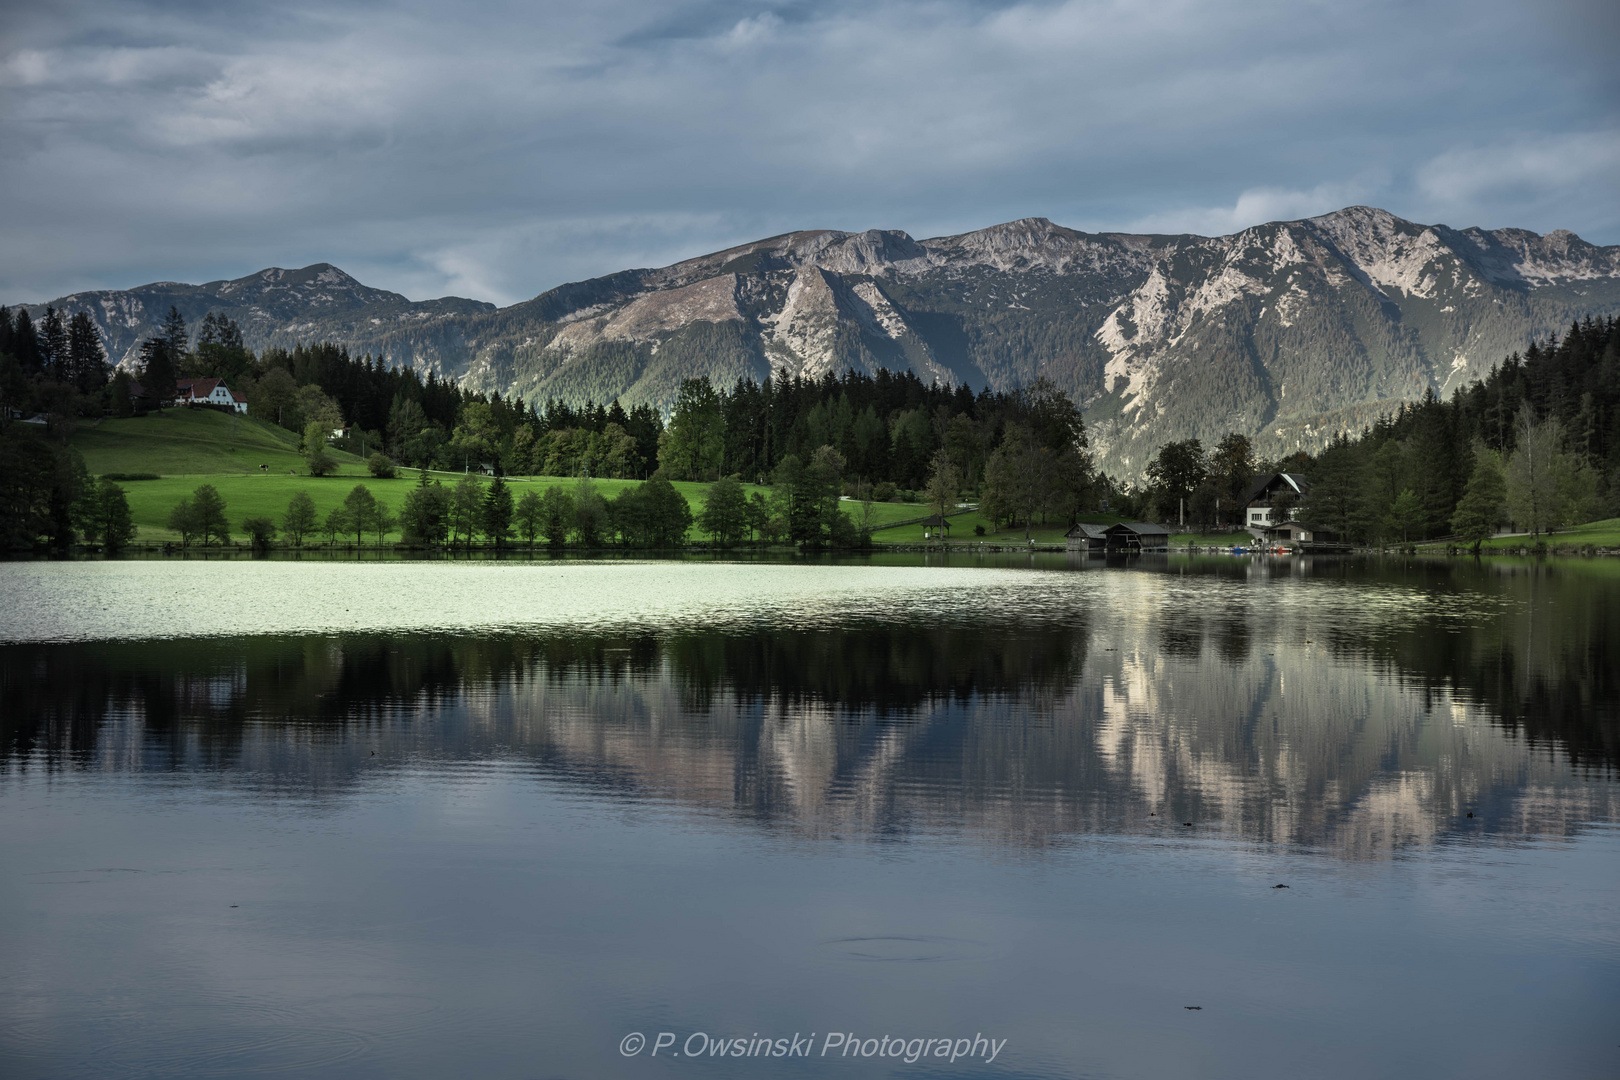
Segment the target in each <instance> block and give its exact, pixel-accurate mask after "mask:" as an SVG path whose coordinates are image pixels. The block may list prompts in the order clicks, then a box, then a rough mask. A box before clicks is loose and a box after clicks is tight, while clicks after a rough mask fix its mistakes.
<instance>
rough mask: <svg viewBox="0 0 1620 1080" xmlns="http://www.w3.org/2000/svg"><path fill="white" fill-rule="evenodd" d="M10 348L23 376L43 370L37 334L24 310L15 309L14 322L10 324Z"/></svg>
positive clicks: (32, 322)
mask: <svg viewBox="0 0 1620 1080" xmlns="http://www.w3.org/2000/svg"><path fill="white" fill-rule="evenodd" d="M11 348H12V352H13V353H14V354H15V356H16V359H17V364H18V366H20V367H21V368H22V373H23V374H24V375H38V374H39V373H40V372H41V371H42V370H44V363H43V362H42V358H41V357H40V348H39V334H38V332H37V331H35V329H34V320H32V319H30V318H29V317H28V310H27V309H26V308H21V307H19V308H18V309H17V317H16V321H15V322H13V323H12V324H11Z"/></svg>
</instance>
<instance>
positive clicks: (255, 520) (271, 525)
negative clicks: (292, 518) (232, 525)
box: [242, 517, 276, 551]
mask: <svg viewBox="0 0 1620 1080" xmlns="http://www.w3.org/2000/svg"><path fill="white" fill-rule="evenodd" d="M242 531H243V532H245V533H247V534H248V539H249V540H251V541H252V542H253V546H254V547H255V548H257V549H258V550H260V551H263V550H264V549H265V548H268V547H269V546H270V542H271V541H272V540H274V539H275V538H276V523H275V522H273V521H271V520H270V519H269V518H267V517H250V518H248V519H247V520H246V521H244V522H242Z"/></svg>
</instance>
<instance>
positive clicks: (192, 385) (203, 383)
mask: <svg viewBox="0 0 1620 1080" xmlns="http://www.w3.org/2000/svg"><path fill="white" fill-rule="evenodd" d="M174 385H175V389H176V393H175V397H182V398H194V399H195V398H205V397H207V396H208V395H209V394H212V393H213V392H214V387H216V386H218V385H220V381H219V380H218V379H176V380H175V381H174Z"/></svg>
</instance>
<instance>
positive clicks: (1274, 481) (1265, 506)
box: [1243, 472, 1311, 539]
mask: <svg viewBox="0 0 1620 1080" xmlns="http://www.w3.org/2000/svg"><path fill="white" fill-rule="evenodd" d="M1310 490H1311V485H1310V484H1308V483H1306V482H1305V478H1304V477H1303V476H1301V475H1299V474H1298V473H1281V472H1280V473H1270V474H1268V475H1265V476H1260V477H1256V478H1255V482H1254V483H1253V484H1252V485H1251V486H1250V488H1249V494H1248V496H1247V497H1246V498H1245V499H1244V500H1243V526H1244V528H1246V529H1248V530H1249V532H1251V533H1253V534H1254V537H1255V538H1256V539H1265V538H1266V530H1267V529H1269V528H1271V527H1272V526H1273V525H1284V524H1287V523H1288V522H1289V521H1291V520H1292V518H1293V510H1294V508H1295V507H1296V506H1298V505H1299V504H1300V503H1301V502H1302V501H1304V498H1305V496H1306V494H1308V493H1309V492H1310Z"/></svg>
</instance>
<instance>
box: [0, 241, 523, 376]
mask: <svg viewBox="0 0 1620 1080" xmlns="http://www.w3.org/2000/svg"><path fill="white" fill-rule="evenodd" d="M23 306H24V307H26V308H27V309H28V312H29V315H30V316H31V317H32V318H34V319H35V320H36V321H37V320H38V319H39V317H40V316H42V315H43V314H44V313H45V308H46V307H47V305H45V304H25V305H23ZM49 306H54V307H55V308H57V309H58V310H65V311H66V312H67V313H68V314H69V315H72V314H76V313H77V312H80V311H83V312H86V313H88V314H89V316H90V318H91V321H93V322H94V323H95V324H96V327H97V329H99V330H100V331H101V338H102V344H104V345H105V346H106V347H107V355H108V356H110V357H111V358H112V360H113V361H114V362H115V363H128V362H130V361H132V360H134V358H135V357H136V356H138V355H139V353H140V344H141V342H142V341H144V340H145V339H146V338H148V337H151V336H152V335H153V334H155V333H158V331H159V329H160V327H161V326H162V324H163V320H164V318H165V317H166V316H167V315H168V314H169V308H170V307H176V308H179V309H180V314H182V315H184V316H185V319H186V323H187V324H188V325H190V326H193V327H194V326H195V325H196V324H197V323H200V322H201V321H202V319H203V316H205V315H207V314H208V313H209V312H211V311H212V312H215V313H217V314H220V315H224V316H227V317H229V318H232V319H235V320H236V322H237V324H238V325H239V326H241V328H242V335H243V338H244V339H245V340H246V341H247V343H248V344H249V345H250V346H253V347H254V348H263V347H264V346H266V345H269V344H291V343H294V342H298V341H309V340H319V339H320V337H321V332H322V331H329V330H334V329H341V330H342V331H344V334H343V335H341V336H352V335H353V334H354V333H355V332H357V331H359V330H361V329H362V328H363V327H366V326H371V327H381V326H391V325H398V324H420V323H422V322H424V321H428V320H432V319H436V318H442V317H445V316H458V315H474V314H478V313H480V312H488V311H494V310H495V305H494V304H485V303H480V302H478V301H476V300H463V299H460V298H459V297H447V298H445V299H443V300H429V301H425V302H423V303H413V302H412V301H410V300H408V299H406V298H405V297H403V296H401V295H400V294H399V293H393V292H387V291H385V290H383V289H373V288H371V287H370V286H367V285H362V284H361V283H360V282H358V281H356V280H355V279H354V278H352V277H350V276H349V275H348V274H345V273H344V272H343V271H342V270H339V269H338V268H337V267H335V266H333V265H331V264H330V263H316V264H315V265H314V266H306V267H304V268H303V269H301V270H283V269H280V268H278V267H272V268H271V269H269V270H261V271H259V272H258V273H257V274H250V275H248V276H247V277H244V278H237V279H236V280H234V281H210V282H208V283H207V284H204V285H187V284H184V283H182V282H178V281H159V282H154V283H153V284H151V285H141V286H139V287H138V288H134V289H104V290H100V291H97V292H82V293H74V294H72V295H71V296H64V297H62V298H61V299H58V300H53V301H51V303H50V305H49ZM339 339H340V337H339V336H332V340H339Z"/></svg>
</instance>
